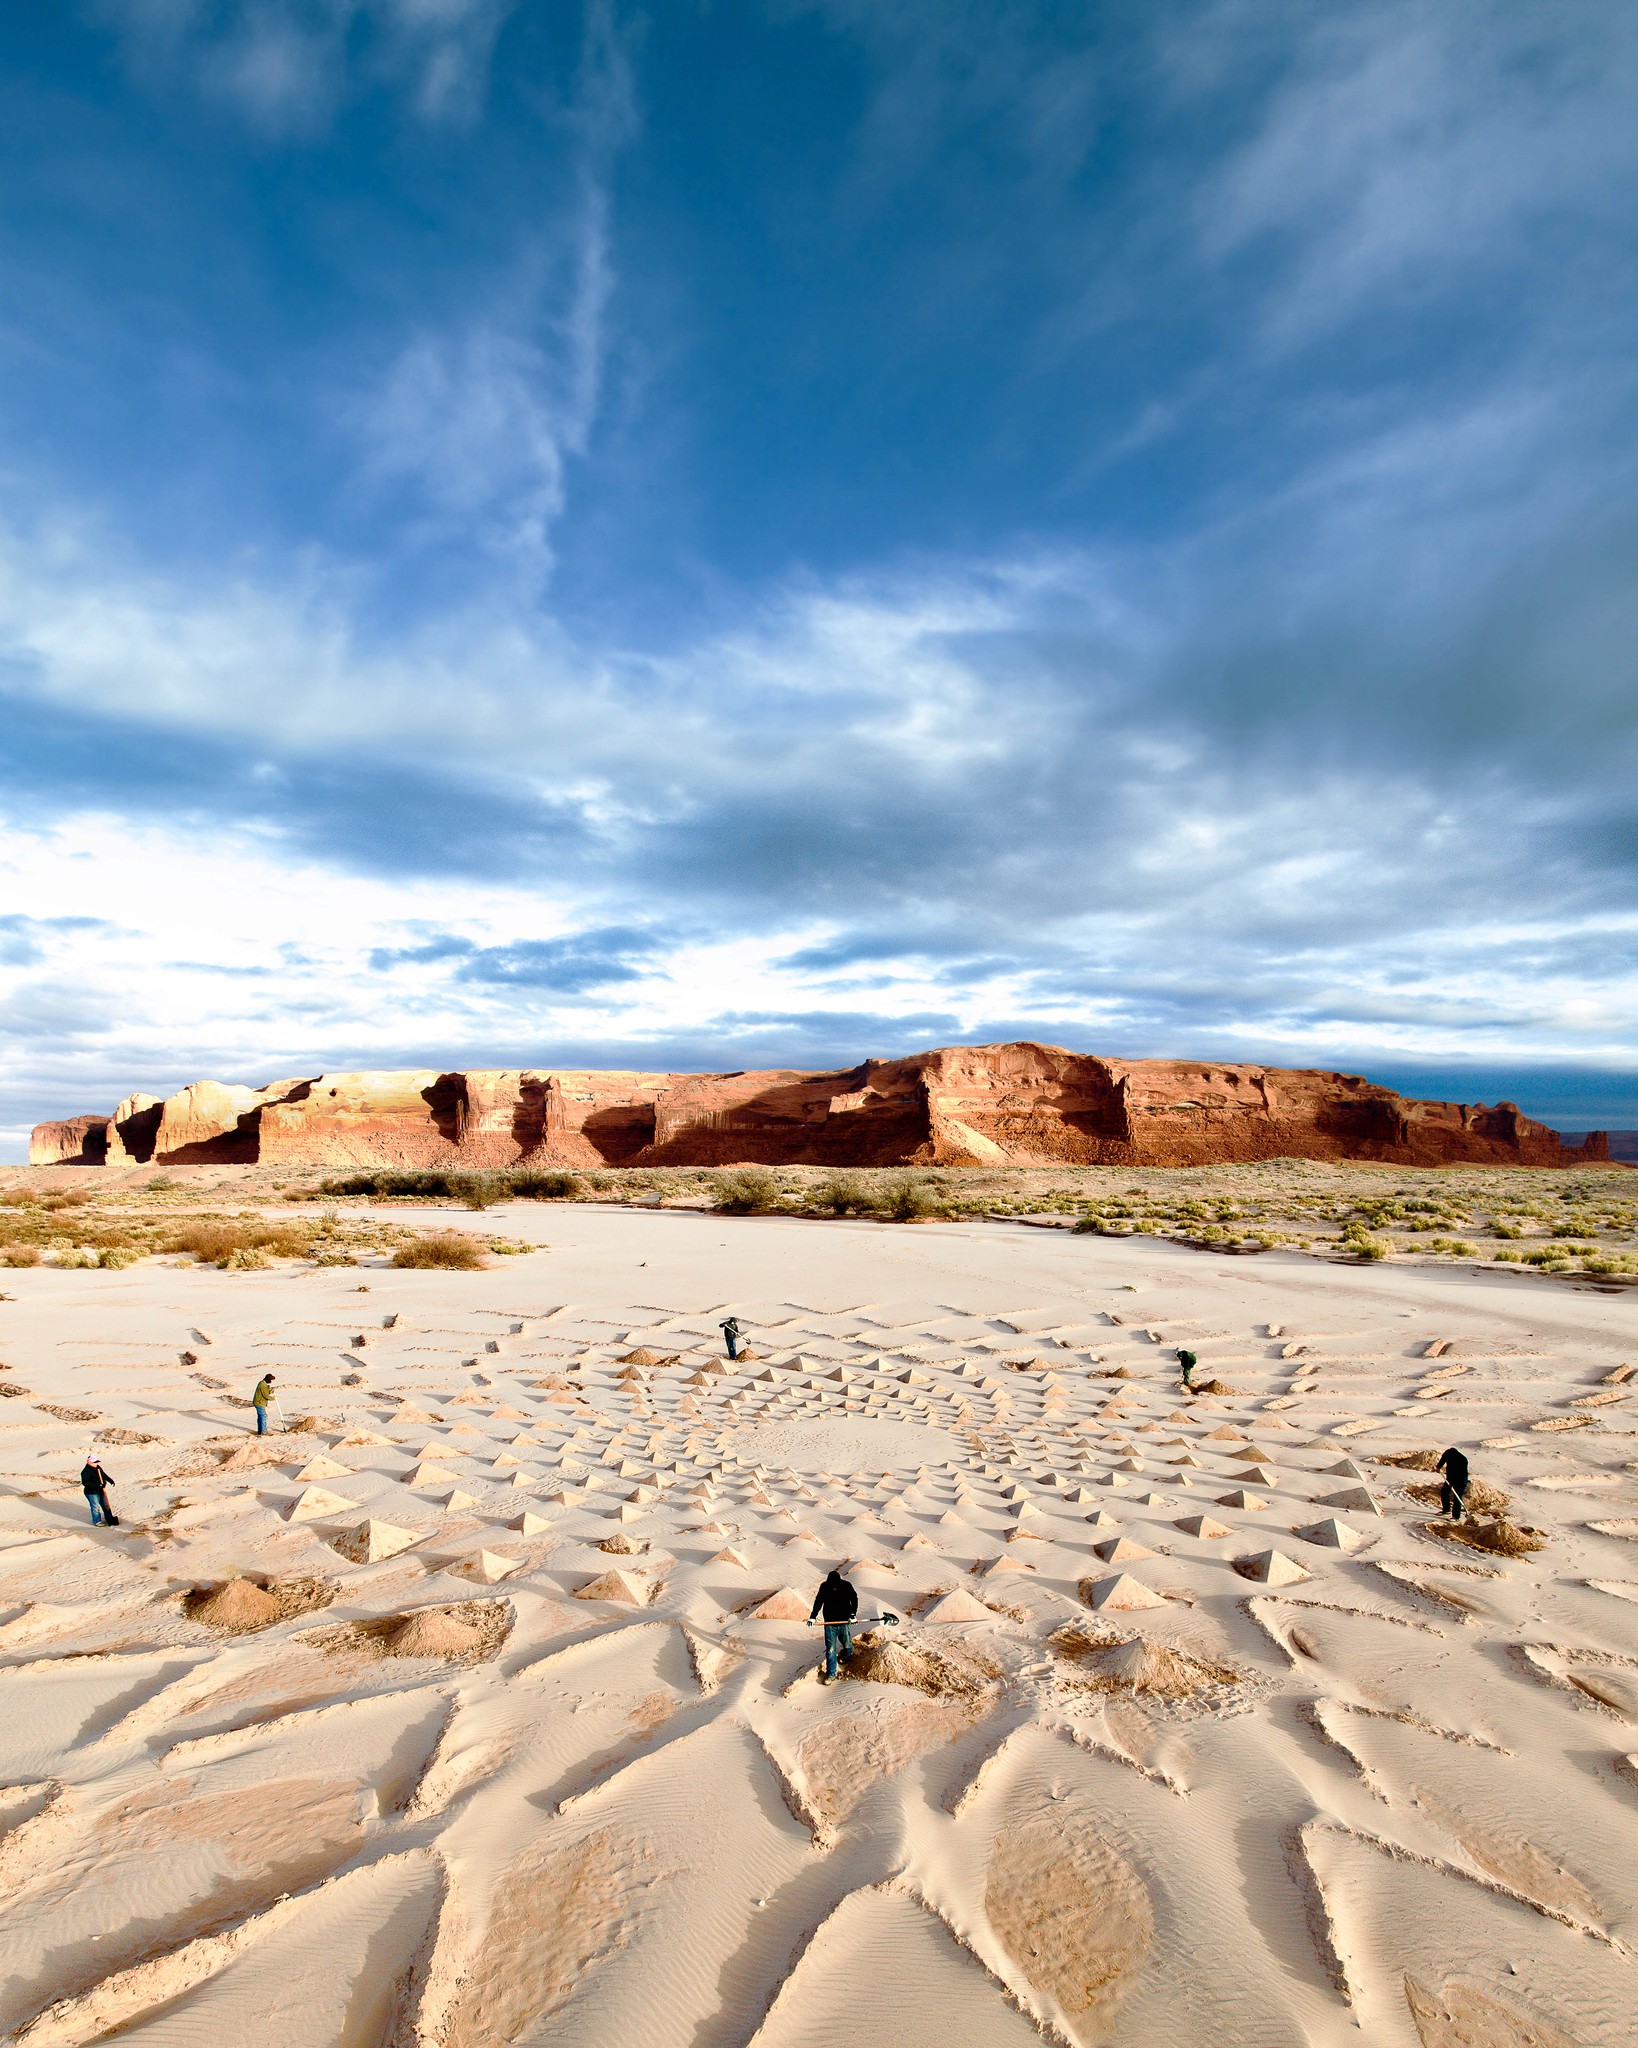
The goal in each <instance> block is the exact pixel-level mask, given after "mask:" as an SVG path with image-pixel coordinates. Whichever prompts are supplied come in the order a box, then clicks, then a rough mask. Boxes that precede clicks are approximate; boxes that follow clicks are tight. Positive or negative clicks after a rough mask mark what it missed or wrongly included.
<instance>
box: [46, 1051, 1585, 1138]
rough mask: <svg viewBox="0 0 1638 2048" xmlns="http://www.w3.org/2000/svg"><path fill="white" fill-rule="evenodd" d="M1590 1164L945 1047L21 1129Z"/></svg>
mask: <svg viewBox="0 0 1638 2048" xmlns="http://www.w3.org/2000/svg"><path fill="white" fill-rule="evenodd" d="M1605 1157H1607V1150H1606V1146H1605V1141H1604V1138H1603V1134H1602V1133H1600V1132H1593V1133H1592V1134H1591V1135H1590V1136H1589V1137H1588V1139H1587V1141H1586V1143H1585V1144H1584V1145H1580V1146H1571V1145H1567V1144H1565V1143H1564V1141H1563V1139H1562V1138H1561V1137H1560V1136H1559V1134H1558V1132H1557V1131H1554V1130H1551V1129H1549V1128H1548V1126H1547V1125H1546V1124H1539V1123H1535V1122H1533V1121H1532V1120H1531V1119H1530V1118H1529V1117H1527V1116H1523V1115H1521V1114H1520V1112H1519V1111H1518V1110H1517V1109H1516V1108H1514V1106H1513V1105H1512V1104H1511V1103H1505V1102H1504V1103H1501V1104H1499V1105H1497V1106H1496V1107H1495V1108H1486V1107H1485V1106H1484V1105H1483V1104H1479V1105H1469V1104H1465V1103H1455V1102H1418V1101H1414V1100H1411V1099H1410V1098H1408V1097H1405V1096H1402V1095H1398V1094H1396V1093H1395V1092H1394V1091H1393V1090H1392V1089H1391V1088H1380V1087H1377V1086H1376V1085H1375V1084H1374V1083H1372V1082H1370V1081H1366V1080H1363V1079H1361V1078H1360V1077H1359V1076H1358V1075H1353V1074H1335V1073H1327V1072H1323V1071H1321V1070H1318V1069H1310V1068H1301V1069H1297V1068H1283V1067H1256V1066H1225V1065H1221V1064H1218V1063H1215V1062H1207V1063H1196V1062H1194V1061H1189V1060H1111V1059H1100V1058H1098V1057H1096V1056H1094V1055H1092V1054H1087V1053H1072V1052H1066V1051H1065V1050H1064V1049H1063V1047H1061V1046H1054V1045H1035V1044H1031V1043H1028V1042H1022V1043H1018V1044H1011V1045H966V1046H946V1047H941V1048H939V1049H938V1050H936V1051H933V1052H921V1053H912V1054H910V1055H909V1056H908V1057H907V1058H904V1059H897V1060H874V1059H867V1060H865V1061H864V1062H863V1063H862V1064H861V1065H859V1066H857V1067H850V1068H846V1069H843V1070H842V1071H840V1072H835V1073H800V1072H795V1071H789V1070H772V1071H767V1072H761V1073H731V1074H644V1073H628V1072H624V1071H605V1070H597V1069H587V1070H567V1069H565V1070H558V1071H552V1072H548V1071H544V1070H541V1071H535V1070H533V1069H526V1070H518V1071H512V1070H497V1069H483V1070H476V1069H475V1070H472V1071H470V1072H466V1073H438V1072H437V1071H435V1070H434V1069H432V1068H430V1067H429V1068H418V1069H401V1070H397V1071H391V1072H386V1071H383V1072H374V1073H353V1074H321V1075H319V1076H318V1077H317V1078H316V1079H313V1080H285V1081H276V1082H273V1083H271V1084H269V1085H268V1086H266V1087H264V1088H248V1087H242V1086H238V1085H234V1084H229V1083H224V1082H219V1081H195V1082H193V1083H191V1084H190V1085H189V1086H188V1087H186V1088H184V1089H182V1090H181V1091H180V1092H179V1093H178V1094H176V1095H173V1096H171V1097H169V1098H168V1099H167V1100H165V1101H164V1102H159V1101H156V1100H155V1099H154V1098H153V1097H151V1096H144V1095H133V1096H129V1097H127V1098H126V1100H125V1101H124V1102H122V1103H121V1104H120V1105H119V1107H118V1109H117V1110H116V1111H115V1112H114V1114H113V1116H111V1117H102V1116H81V1117H71V1118H68V1119H66V1120H63V1121H59V1122H55V1123H43V1124H39V1125H37V1126H36V1127H35V1130H34V1133H33V1137H32V1140H31V1143H30V1147H29V1158H30V1162H31V1164H34V1165H58V1164H73V1165H81V1166H101V1165H104V1164H107V1165H133V1164H146V1163H149V1162H152V1163H155V1164H175V1165H197V1164H208V1163H221V1164H229V1163H258V1162H260V1163H265V1164H278V1165H289V1166H451V1165H466V1166H518V1165H524V1164H529V1165H540V1166H725V1165H733V1164H740V1163H744V1162H754V1163H758V1164H763V1165H769V1166H797V1165H813V1166H911V1165H929V1166H988V1165H1013V1166H1069V1165H1085V1166H1206V1165H1211V1164H1213V1163H1214V1162H1217V1161H1225V1160H1254V1159H1276V1158H1300V1159H1332V1160H1343V1159H1376V1160H1382V1161H1386V1162H1391V1163H1394V1164H1399V1165H1410V1166H1442V1165H1448V1164H1458V1163H1469V1164H1476V1165H1487V1166H1498V1165H1514V1166H1570V1165H1581V1164H1585V1163H1586V1162H1587V1161H1588V1160H1592V1159H1602V1158H1605Z"/></svg>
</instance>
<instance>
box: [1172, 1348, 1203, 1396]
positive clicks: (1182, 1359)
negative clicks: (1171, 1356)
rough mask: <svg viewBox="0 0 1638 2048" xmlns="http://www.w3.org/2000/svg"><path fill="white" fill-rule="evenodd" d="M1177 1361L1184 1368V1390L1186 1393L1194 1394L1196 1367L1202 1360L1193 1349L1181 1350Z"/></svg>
mask: <svg viewBox="0 0 1638 2048" xmlns="http://www.w3.org/2000/svg"><path fill="white" fill-rule="evenodd" d="M1177 1362H1178V1364H1179V1365H1180V1366H1181V1367H1182V1369H1183V1391H1184V1393H1185V1394H1192V1393H1193V1392H1194V1369H1195V1367H1196V1366H1197V1365H1198V1364H1199V1363H1200V1361H1199V1359H1198V1358H1196V1357H1195V1355H1194V1353H1193V1352H1192V1351H1179V1352H1178V1354H1177Z"/></svg>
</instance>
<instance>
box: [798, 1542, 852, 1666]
mask: <svg viewBox="0 0 1638 2048" xmlns="http://www.w3.org/2000/svg"><path fill="white" fill-rule="evenodd" d="M858 1613H859V1596H858V1594H857V1593H856V1592H855V1591H854V1589H853V1584H852V1581H851V1580H849V1579H844V1578H843V1576H842V1573H841V1568H840V1567H839V1566H838V1567H836V1568H835V1569H833V1570H832V1571H830V1572H827V1573H826V1575H825V1578H824V1581H823V1583H822V1584H821V1585H820V1588H819V1590H818V1592H817V1593H816V1594H815V1595H814V1598H813V1612H812V1613H811V1614H810V1615H809V1616H808V1626H809V1627H810V1628H811V1627H812V1625H813V1624H814V1622H816V1621H817V1620H818V1619H819V1618H820V1616H821V1615H822V1616H823V1617H824V1623H825V1668H824V1670H823V1671H822V1672H821V1673H820V1675H819V1683H820V1684H821V1685H829V1683H830V1681H831V1680H832V1679H833V1678H834V1677H835V1676H836V1660H837V1657H838V1656H842V1657H845V1658H847V1659H849V1660H850V1661H851V1659H852V1656H853V1623H854V1621H855V1620H856V1619H857V1617H858Z"/></svg>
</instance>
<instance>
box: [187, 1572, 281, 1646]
mask: <svg viewBox="0 0 1638 2048" xmlns="http://www.w3.org/2000/svg"><path fill="white" fill-rule="evenodd" d="M182 1611H183V1613H184V1614H185V1615H186V1616H187V1617H188V1619H189V1620H190V1621H202V1622H203V1623H204V1624H205V1626H206V1627H207V1628H215V1629H220V1630H221V1631H222V1633H223V1634H224V1635H249V1634H251V1633H252V1632H253V1631H254V1630H256V1629H259V1628H270V1627H271V1626H272V1624H273V1623H274V1622H276V1621H277V1620H278V1619H279V1603H278V1601H277V1600H276V1599H275V1598H274V1597H273V1595H272V1594H271V1593H269V1592H266V1591H265V1590H264V1589H263V1588H262V1587H260V1586H258V1585H256V1584H255V1582H254V1581H253V1580H250V1579H228V1580H226V1581H225V1582H224V1583H223V1584H222V1585H220V1586H201V1587H196V1588H195V1590H194V1591H193V1592H191V1593H189V1594H186V1595H185V1596H184V1598H183V1601H182Z"/></svg>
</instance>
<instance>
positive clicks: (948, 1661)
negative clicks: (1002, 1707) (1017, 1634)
mask: <svg viewBox="0 0 1638 2048" xmlns="http://www.w3.org/2000/svg"><path fill="white" fill-rule="evenodd" d="M840 1669H841V1672H842V1676H843V1677H844V1678H858V1679H870V1680H873V1681H874V1682H875V1683H876V1684H878V1685H907V1686H910V1687H912V1688H913V1689H914V1690H915V1691H916V1692H924V1693H926V1694H927V1695H928V1697H929V1698H930V1699H962V1700H975V1699H977V1698H978V1697H979V1696H980V1695H981V1694H982V1693H984V1692H985V1691H987V1690H988V1689H989V1688H990V1687H991V1686H992V1685H993V1684H994V1682H995V1681H996V1679H997V1678H999V1677H1000V1675H1001V1674H1000V1671H999V1668H998V1667H997V1666H996V1665H994V1664H992V1663H991V1662H990V1661H989V1659H988V1658H987V1657H982V1656H979V1655H977V1654H976V1653H975V1652H973V1651H970V1650H967V1649H965V1648H957V1647H953V1646H944V1647H941V1648H938V1649H934V1648H933V1647H932V1645H931V1644H928V1643H923V1642H919V1641H917V1640H916V1638H915V1637H914V1636H911V1637H909V1638H906V1639H905V1640H902V1641H901V1640H899V1639H897V1638H895V1637H893V1636H889V1635H887V1634H885V1633H884V1632H883V1631H881V1630H879V1629H872V1630H871V1631H870V1632H869V1633H868V1634H866V1635H862V1636H860V1637H859V1638H858V1639H857V1641H856V1642H855V1643H854V1646H853V1655H852V1658H851V1659H850V1660H849V1661H848V1662H847V1663H845V1664H843V1665H842V1666H841V1667H840Z"/></svg>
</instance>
